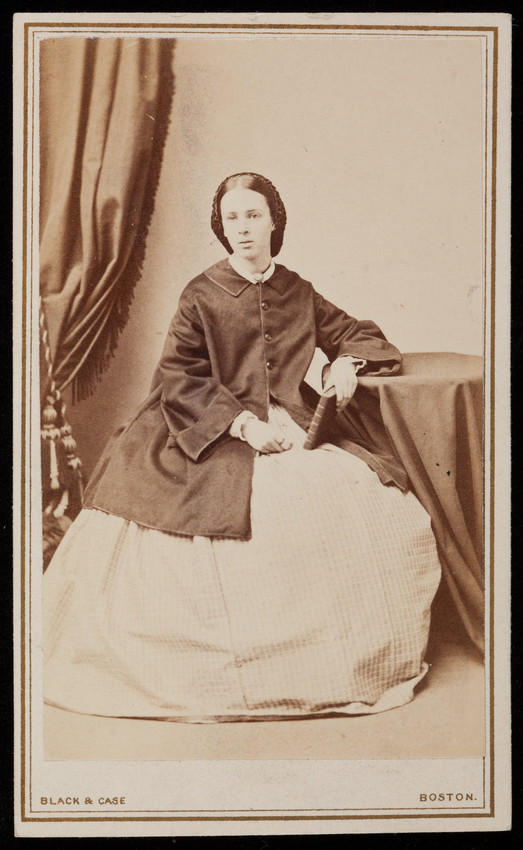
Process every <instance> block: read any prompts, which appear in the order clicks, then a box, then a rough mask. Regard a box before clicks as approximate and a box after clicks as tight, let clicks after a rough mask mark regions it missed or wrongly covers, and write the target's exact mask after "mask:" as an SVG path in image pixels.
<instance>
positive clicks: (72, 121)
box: [40, 37, 174, 514]
mask: <svg viewBox="0 0 523 850" xmlns="http://www.w3.org/2000/svg"><path fill="white" fill-rule="evenodd" d="M173 48H174V41H173V40H169V39H162V38H140V37H126V38H114V37H109V38H103V37H99V38H82V37H78V38H75V37H66V38H51V39H47V40H45V41H43V42H42V44H41V50H40V298H41V300H40V305H41V310H40V327H41V364H42V369H41V377H42V382H41V383H42V400H43V404H42V446H43V451H42V463H43V489H44V504H45V503H46V498H47V497H49V495H53V494H54V496H55V499H54V502H53V513H55V514H56V511H58V514H60V513H64V510H65V512H69V513H75V512H76V510H77V509H78V503H79V502H80V503H81V494H79V493H78V482H79V477H80V475H79V472H78V470H79V466H80V464H79V461H78V458H77V457H76V451H75V449H76V447H75V445H74V441H73V439H72V435H71V433H70V428H69V427H68V425H67V422H66V420H65V409H64V405H63V398H62V391H63V390H64V388H65V387H67V386H69V385H72V392H73V400H77V399H81V398H85V397H86V396H87V395H90V394H91V393H92V392H93V391H94V389H95V386H96V382H97V381H98V380H100V377H101V375H102V374H103V372H104V371H105V369H106V368H107V366H108V364H109V362H110V359H111V356H112V355H113V354H114V351H115V348H116V345H117V341H118V336H119V334H120V332H121V331H122V329H123V328H124V326H125V323H126V321H127V318H128V313H129V306H130V303H131V300H132V295H133V290H134V287H135V284H136V282H137V280H138V278H139V276H140V272H141V265H142V262H143V258H144V253H145V242H146V235H147V230H148V227H149V223H150V219H151V215H152V211H153V206H154V197H155V191H156V187H157V183H158V179H159V174H160V167H161V160H162V153H163V147H164V142H165V137H166V134H167V128H168V122H169V115H170V107H171V101H172V96H173V89H174V83H173V75H172V53H173ZM75 481H76V491H75V495H74V496H72V492H73V490H75V485H74V482H75ZM47 491H50V493H49V492H47ZM64 491H68V493H69V495H68V497H67V499H68V500H69V501H68V502H67V499H66V502H67V504H66V508H64V509H63V510H62V508H63V504H62V508H60V507H58V506H57V505H56V504H55V503H56V496H57V495H59V494H61V495H63V493H64ZM71 498H72V501H73V502H74V503H75V504H74V505H73V504H72V501H71Z"/></svg>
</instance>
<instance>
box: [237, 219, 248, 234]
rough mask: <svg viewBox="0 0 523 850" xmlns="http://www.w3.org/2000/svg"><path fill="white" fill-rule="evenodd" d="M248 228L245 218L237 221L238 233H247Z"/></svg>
mask: <svg viewBox="0 0 523 850" xmlns="http://www.w3.org/2000/svg"><path fill="white" fill-rule="evenodd" d="M248 230H249V223H248V221H247V220H245V221H240V222H238V232H239V233H247V231H248Z"/></svg>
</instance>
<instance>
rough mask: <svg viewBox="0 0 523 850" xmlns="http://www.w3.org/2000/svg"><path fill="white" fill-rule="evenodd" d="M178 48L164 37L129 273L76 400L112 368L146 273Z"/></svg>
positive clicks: (75, 385) (81, 375) (75, 383)
mask: <svg viewBox="0 0 523 850" xmlns="http://www.w3.org/2000/svg"><path fill="white" fill-rule="evenodd" d="M174 48H175V40H174V39H165V40H164V43H163V44H162V56H161V61H160V82H159V92H160V94H159V99H158V109H157V117H156V122H155V129H156V132H155V139H154V142H153V146H152V150H151V155H150V158H149V171H148V176H147V179H146V184H147V192H146V193H145V197H144V202H143V206H142V210H141V213H140V222H139V226H138V227H137V229H136V238H135V241H134V245H133V248H132V251H131V254H130V257H129V260H128V262H127V265H126V268H125V271H124V273H123V276H124V277H125V284H123V281H122V282H121V284H120V286H119V287H118V292H117V295H116V297H115V302H114V305H113V308H112V311H111V317H110V320H109V322H108V323H107V325H106V327H105V328H104V330H103V332H102V333H101V334H100V336H99V338H98V339H97V341H96V342H95V344H94V346H93V348H92V349H91V352H90V353H89V356H88V357H86V359H85V361H84V362H83V363H82V365H81V366H80V368H79V370H78V372H77V374H76V375H75V376H74V378H73V379H72V382H71V383H72V387H71V389H72V403H73V404H76V403H77V402H79V401H82V400H84V399H86V398H88V397H89V396H91V395H93V393H94V392H95V390H96V386H97V384H99V383H100V381H101V380H102V377H103V375H104V373H105V372H106V371H107V369H108V368H109V366H110V364H111V361H112V359H113V358H114V356H115V352H116V348H117V346H118V342H119V339H120V335H121V333H122V331H123V329H124V328H125V326H126V324H127V321H128V318H129V312H130V308H131V304H132V302H133V298H134V294H135V289H136V284H137V283H138V281H139V279H140V277H141V275H142V270H143V263H144V259H145V252H146V242H147V235H148V233H149V229H150V226H151V220H152V214H153V211H154V207H155V202H156V194H157V191H158V185H159V182H160V173H161V168H162V163H163V157H164V152H165V143H166V140H167V133H168V129H169V125H170V123H171V109H172V103H173V98H174V91H175V83H174V73H173V70H172V64H173V55H174ZM64 386H65V384H64Z"/></svg>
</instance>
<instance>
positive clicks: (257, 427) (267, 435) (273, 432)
mask: <svg viewBox="0 0 523 850" xmlns="http://www.w3.org/2000/svg"><path fill="white" fill-rule="evenodd" d="M242 430H243V436H244V437H245V440H246V442H247V443H249V445H250V446H252V447H253V449H256V451H257V452H262V454H270V453H271V452H285V451H287V450H288V449H291V448H292V443H291V442H290V440H288V439H287V438H286V437H285V434H284V432H283V430H282V429H281V428H279V427H278V425H273V424H272V423H271V422H262V421H261V419H249V420H247V422H246V423H245V425H244V426H243V429H242Z"/></svg>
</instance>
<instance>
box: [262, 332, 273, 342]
mask: <svg viewBox="0 0 523 850" xmlns="http://www.w3.org/2000/svg"><path fill="white" fill-rule="evenodd" d="M264 336H265V339H266V340H267V342H270V341H271V339H272V334H269V333H267V334H264Z"/></svg>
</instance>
